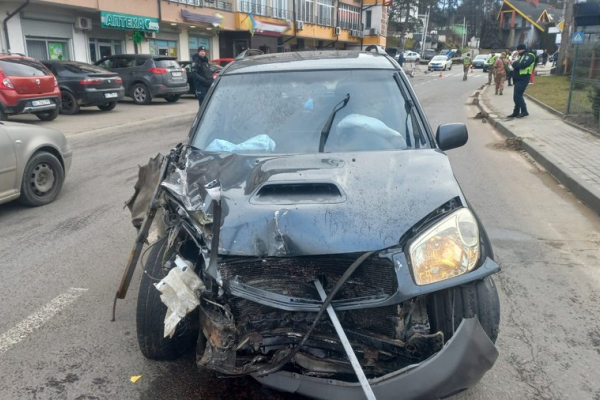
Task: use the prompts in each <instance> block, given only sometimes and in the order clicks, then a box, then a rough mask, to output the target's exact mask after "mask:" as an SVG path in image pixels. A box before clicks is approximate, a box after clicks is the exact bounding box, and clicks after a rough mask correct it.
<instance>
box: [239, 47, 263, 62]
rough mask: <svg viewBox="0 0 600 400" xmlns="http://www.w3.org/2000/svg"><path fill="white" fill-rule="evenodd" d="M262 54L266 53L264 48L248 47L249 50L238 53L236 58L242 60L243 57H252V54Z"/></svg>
mask: <svg viewBox="0 0 600 400" xmlns="http://www.w3.org/2000/svg"><path fill="white" fill-rule="evenodd" d="M261 54H265V52H264V51H262V50H258V49H247V50H244V51H242V52H241V53H240V54H238V55H237V57H236V58H235V59H236V60H241V59H244V58H248V57H252V56H260V55H261Z"/></svg>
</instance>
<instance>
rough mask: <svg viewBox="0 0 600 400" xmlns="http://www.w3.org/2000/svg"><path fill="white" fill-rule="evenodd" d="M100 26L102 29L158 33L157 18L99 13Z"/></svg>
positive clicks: (106, 12)
mask: <svg viewBox="0 0 600 400" xmlns="http://www.w3.org/2000/svg"><path fill="white" fill-rule="evenodd" d="M100 26H102V27H103V28H113V29H131V30H135V31H144V32H158V18H151V17H141V16H138V15H129V14H119V13H113V12H108V11H101V12H100Z"/></svg>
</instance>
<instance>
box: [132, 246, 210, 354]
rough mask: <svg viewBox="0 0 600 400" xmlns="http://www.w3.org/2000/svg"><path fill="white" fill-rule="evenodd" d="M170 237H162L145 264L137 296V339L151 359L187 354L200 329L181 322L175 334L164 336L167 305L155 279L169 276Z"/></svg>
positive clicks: (143, 351)
mask: <svg viewBox="0 0 600 400" xmlns="http://www.w3.org/2000/svg"><path fill="white" fill-rule="evenodd" d="M165 253H167V243H166V240H159V241H158V242H156V244H155V245H154V247H153V248H152V249H151V251H150V255H149V256H148V259H147V260H146V263H145V264H144V269H143V274H142V281H141V283H140V291H139V293H138V300H137V311H136V320H137V339H138V345H139V346H140V350H141V352H142V354H143V355H144V357H146V358H149V359H151V360H157V361H160V360H172V359H175V358H177V357H179V356H181V355H182V354H184V353H185V352H186V351H187V350H188V349H189V348H190V347H191V346H192V344H193V343H194V340H196V338H197V335H198V332H197V331H195V330H193V329H190V328H189V327H188V326H186V325H185V322H186V320H184V321H182V322H180V323H179V325H178V326H177V330H176V331H175V334H174V335H173V337H172V338H168V337H164V328H165V315H166V314H167V306H166V305H165V304H164V303H163V302H162V301H161V299H160V292H159V291H158V289H156V287H154V283H158V280H160V279H162V278H164V277H165V272H164V269H163V265H164V263H163V261H166V259H167V258H168V257H166V256H165Z"/></svg>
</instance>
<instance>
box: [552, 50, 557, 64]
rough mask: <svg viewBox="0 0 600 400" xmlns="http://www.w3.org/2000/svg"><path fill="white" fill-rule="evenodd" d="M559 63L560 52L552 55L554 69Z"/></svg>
mask: <svg viewBox="0 0 600 400" xmlns="http://www.w3.org/2000/svg"><path fill="white" fill-rule="evenodd" d="M557 62H558V51H556V52H554V54H552V68H554V67H556V63H557Z"/></svg>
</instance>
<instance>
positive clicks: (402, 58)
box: [398, 51, 404, 67]
mask: <svg viewBox="0 0 600 400" xmlns="http://www.w3.org/2000/svg"><path fill="white" fill-rule="evenodd" d="M398 64H400V67H402V66H404V52H403V51H401V52H400V54H399V55H398Z"/></svg>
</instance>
